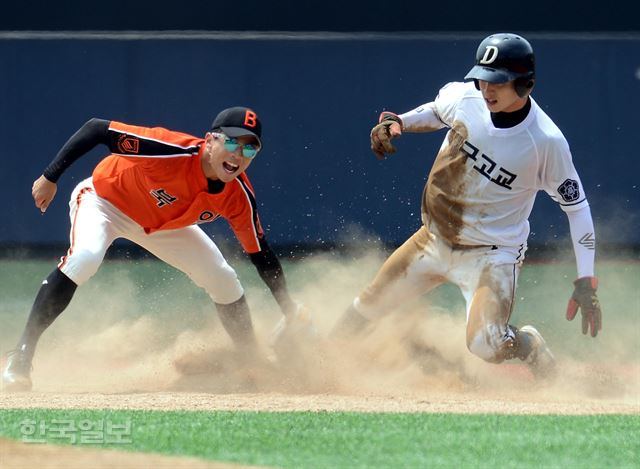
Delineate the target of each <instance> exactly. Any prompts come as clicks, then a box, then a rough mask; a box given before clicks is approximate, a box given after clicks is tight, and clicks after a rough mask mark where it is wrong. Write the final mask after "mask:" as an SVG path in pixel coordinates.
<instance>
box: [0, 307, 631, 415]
mask: <svg viewBox="0 0 640 469" xmlns="http://www.w3.org/2000/svg"><path fill="white" fill-rule="evenodd" d="M461 321H462V319H455V318H452V317H450V316H446V315H439V314H432V315H431V317H430V318H428V319H426V320H425V318H424V317H423V316H420V315H419V314H417V315H416V316H415V317H412V316H411V315H410V314H408V315H406V316H405V317H404V318H403V321H401V322H399V321H395V322H394V320H393V318H389V319H388V321H387V322H386V323H383V324H382V325H381V327H378V328H376V329H374V330H372V331H370V332H369V333H368V334H365V335H364V336H363V337H362V338H361V339H360V340H357V341H350V342H349V343H340V342H335V341H328V340H327V339H324V338H323V339H319V340H317V341H307V340H305V341H298V342H292V343H290V344H289V346H288V347H285V350H286V352H285V355H284V356H280V357H279V359H278V360H275V361H274V360H273V359H272V360H267V359H260V360H258V361H256V360H254V359H251V360H249V359H247V357H245V356H243V355H241V354H240V353H239V352H238V351H236V350H235V349H233V348H232V347H231V346H230V345H229V344H228V338H226V336H225V333H224V332H223V331H222V330H221V328H220V327H213V328H211V329H206V330H201V331H186V332H183V333H182V334H181V335H179V336H178V337H177V338H175V339H172V340H171V341H170V345H169V346H166V347H158V346H156V345H155V344H154V343H153V341H154V339H153V337H154V333H155V332H156V331H157V330H159V329H160V328H161V325H159V324H158V322H155V321H152V320H151V319H149V318H148V317H145V318H140V319H137V320H134V321H133V322H122V323H118V324H116V325H114V326H113V327H111V328H109V329H106V330H105V331H103V332H102V333H101V334H100V337H95V336H94V337H92V338H88V339H87V340H85V341H81V342H78V341H75V343H73V344H71V343H70V340H69V339H65V341H63V342H62V343H61V345H60V346H58V347H57V349H56V350H55V351H54V353H51V354H48V353H46V350H45V351H43V353H41V354H40V356H39V357H38V359H37V361H36V362H35V363H34V371H33V374H32V377H33V381H34V390H33V392H30V393H15V394H7V393H0V409H1V408H4V409H9V408H58V409H103V408H105V409H144V410H159V411H162V410H251V411H307V410H309V411H356V412H454V413H509V414H574V415H575V414H611V413H621V414H638V413H640V366H639V365H638V364H637V363H635V362H631V363H629V362H627V363H621V362H612V361H609V362H599V363H589V362H584V361H578V360H576V359H574V358H572V357H568V356H560V357H558V363H559V366H558V376H557V378H556V379H555V380H554V381H553V382H546V383H544V382H543V383H538V382H535V380H534V379H533V376H532V374H531V372H530V371H529V370H528V368H527V367H526V366H525V365H523V364H522V362H519V361H517V360H516V361H515V362H510V363H508V364H501V365H493V364H489V363H486V362H484V361H482V360H480V359H478V358H476V357H474V356H473V355H472V354H470V353H469V352H468V351H467V350H466V348H464V347H461V346H460V344H464V333H465V332H464V325H463V324H461ZM323 336H324V335H323ZM143 338H150V339H148V340H146V341H145V340H143ZM212 338H213V340H211V339H212ZM225 341H226V344H225ZM211 343H213V344H221V345H216V346H211V345H208V344H211ZM264 352H265V356H266V355H267V352H268V348H267V347H265V350H264ZM134 357H135V358H134Z"/></svg>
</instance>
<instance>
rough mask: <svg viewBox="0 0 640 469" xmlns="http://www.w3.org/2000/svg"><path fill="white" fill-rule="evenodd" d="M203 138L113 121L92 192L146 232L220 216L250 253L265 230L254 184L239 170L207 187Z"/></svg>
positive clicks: (255, 250)
mask: <svg viewBox="0 0 640 469" xmlns="http://www.w3.org/2000/svg"><path fill="white" fill-rule="evenodd" d="M203 144H204V139H202V138H196V137H193V136H191V135H187V134H183V133H180V132H173V131H171V130H167V129H163V128H160V127H154V128H147V127H138V126H133V125H127V124H123V123H121V122H115V121H112V122H111V123H110V125H109V150H110V151H111V154H110V155H109V156H107V157H106V158H105V159H103V160H102V161H101V162H100V163H99V164H98V166H96V168H95V170H94V171H93V185H94V187H95V189H96V193H97V194H98V195H99V196H100V197H102V198H104V199H106V200H108V201H109V202H111V203H112V204H113V205H115V206H116V207H117V208H118V209H119V210H121V211H122V212H123V213H124V214H125V215H127V216H128V217H129V218H131V219H132V220H134V221H135V222H136V223H138V224H139V225H140V226H142V227H143V228H144V230H145V231H146V232H147V233H153V232H154V231H159V230H173V229H178V228H184V227H185V226H189V225H193V224H195V223H206V222H210V221H213V220H215V219H216V218H218V217H220V216H222V217H224V218H226V219H227V220H228V221H229V224H230V225H231V228H232V229H233V231H234V233H235V235H236V237H237V238H238V240H239V241H240V243H241V244H242V247H243V249H244V250H245V251H246V252H248V253H254V252H258V251H260V243H259V239H260V238H262V236H263V234H264V233H263V230H262V227H261V225H260V220H259V218H258V213H257V205H256V201H255V195H254V191H253V187H251V183H250V182H249V179H248V178H247V176H246V175H245V174H244V173H243V174H240V176H238V177H237V178H236V179H234V180H233V181H231V182H229V183H227V184H226V185H225V187H224V189H223V190H222V192H220V193H218V194H211V193H209V192H208V182H207V178H206V177H205V175H204V173H203V171H202V167H201V165H200V159H201V157H202V151H203V149H204V145H203Z"/></svg>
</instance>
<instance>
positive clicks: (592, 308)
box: [567, 277, 602, 337]
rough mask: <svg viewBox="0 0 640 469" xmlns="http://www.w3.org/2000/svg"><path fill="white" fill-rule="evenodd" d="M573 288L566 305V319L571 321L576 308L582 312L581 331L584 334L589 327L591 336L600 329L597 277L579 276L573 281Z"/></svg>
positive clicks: (600, 312)
mask: <svg viewBox="0 0 640 469" xmlns="http://www.w3.org/2000/svg"><path fill="white" fill-rule="evenodd" d="M573 284H574V285H575V289H574V290H573V294H572V295H571V299H570V300H569V304H568V305H567V319H568V320H569V321H572V320H573V318H575V317H576V314H578V308H580V310H581V313H582V333H583V334H586V333H587V331H588V330H589V328H591V337H595V336H597V335H598V331H600V330H602V311H601V310H600V301H598V296H597V295H596V289H597V288H598V279H597V278H595V277H581V278H579V279H578V280H576V281H575V282H573Z"/></svg>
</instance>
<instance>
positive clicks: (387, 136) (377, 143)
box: [370, 112, 402, 160]
mask: <svg viewBox="0 0 640 469" xmlns="http://www.w3.org/2000/svg"><path fill="white" fill-rule="evenodd" d="M400 135H402V119H400V118H399V117H398V116H397V115H396V114H394V113H392V112H383V113H382V114H380V118H379V119H378V125H376V126H374V127H373V129H371V134H370V137H371V150H372V151H373V153H374V154H375V155H376V157H377V158H378V159H379V160H384V158H385V154H386V153H388V154H392V153H395V152H396V148H395V147H394V146H393V145H392V144H391V140H392V139H394V138H396V137H399V136H400Z"/></svg>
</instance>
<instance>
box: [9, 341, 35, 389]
mask: <svg viewBox="0 0 640 469" xmlns="http://www.w3.org/2000/svg"><path fill="white" fill-rule="evenodd" d="M5 360H6V361H5V364H4V368H3V369H2V391H4V392H20V391H31V386H32V385H31V376H30V375H31V360H29V359H28V358H27V356H26V354H25V353H24V352H22V351H20V350H12V351H10V352H7V355H6V357H5Z"/></svg>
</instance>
